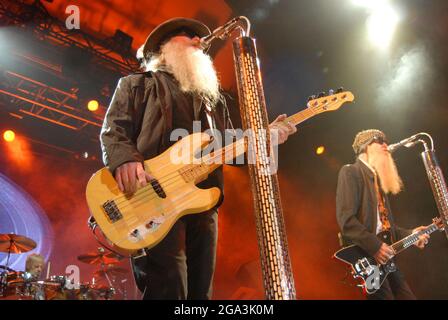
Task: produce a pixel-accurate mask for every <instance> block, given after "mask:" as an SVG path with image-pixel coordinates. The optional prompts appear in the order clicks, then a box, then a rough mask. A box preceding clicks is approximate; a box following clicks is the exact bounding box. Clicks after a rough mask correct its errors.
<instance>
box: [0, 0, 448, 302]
mask: <svg viewBox="0 0 448 320" xmlns="http://www.w3.org/2000/svg"><path fill="white" fill-rule="evenodd" d="M32 2H33V1H24V4H23V7H22V9H23V8H30V7H28V6H27V5H28V4H30V3H32ZM10 3H12V1H6V0H0V4H1V7H0V9H2V8H3V9H4V11H1V10H0V13H3V14H2V15H0V21H1V27H0V50H2V53H1V56H0V68H1V69H0V71H1V76H2V78H1V79H0V84H1V87H0V89H1V90H2V91H1V92H0V130H1V132H2V133H3V131H4V130H7V129H11V130H14V131H15V133H16V140H15V141H14V142H11V143H7V142H5V141H3V140H2V141H1V143H0V148H1V150H0V152H1V156H0V173H1V174H2V175H4V176H6V177H8V178H9V179H10V180H11V181H13V182H14V183H15V184H16V185H18V186H20V187H21V188H22V189H23V190H24V192H27V193H29V195H30V196H31V197H32V198H34V200H35V201H36V203H37V204H38V205H39V206H40V207H41V208H42V210H43V212H44V214H45V215H46V216H47V217H48V219H49V221H50V224H51V227H52V230H53V237H52V238H51V239H47V241H50V242H51V243H50V244H49V246H50V247H52V250H51V254H50V257H49V259H50V261H51V268H52V272H51V273H52V274H59V275H63V274H64V273H65V270H66V267H67V266H68V265H78V266H79V267H80V270H81V280H82V281H85V282H87V281H90V280H91V277H92V273H93V271H94V270H95V269H96V267H95V266H89V265H87V264H83V263H81V262H79V261H77V256H78V255H80V254H83V253H86V252H90V251H95V250H96V248H97V247H98V246H99V245H98V244H97V243H96V242H95V240H94V238H93V236H92V235H91V233H90V231H89V229H88V228H87V218H88V216H89V213H88V209H87V206H86V203H85V194H84V192H85V186H86V183H87V181H88V179H89V177H90V176H91V174H92V173H93V172H95V171H96V170H98V169H100V168H101V167H102V163H101V161H100V157H101V155H100V152H99V142H98V141H97V135H98V133H99V127H96V126H90V127H89V126H86V127H83V128H82V129H80V130H71V129H69V128H67V127H64V126H61V125H57V124H56V123H54V122H50V121H44V120H43V119H42V118H39V117H36V116H34V117H33V116H30V115H29V114H27V113H24V112H22V111H20V110H24V109H25V108H26V106H25V104H26V101H18V100H20V99H18V98H17V97H15V96H11V95H8V94H6V93H4V92H12V90H18V88H19V86H18V85H17V83H14V85H13V84H12V82H11V79H10V78H11V73H10V72H13V73H16V74H20V75H23V76H25V77H27V78H30V79H33V80H35V81H39V82H41V83H43V84H45V85H48V86H50V87H52V88H57V89H60V90H64V91H67V92H74V94H75V95H76V96H77V97H76V99H73V100H72V101H71V104H73V107H76V108H78V109H79V110H81V109H82V111H80V114H82V115H83V116H85V118H89V117H90V118H89V119H94V120H95V121H98V122H101V119H102V117H103V115H104V110H105V109H104V108H105V107H107V103H108V101H109V100H110V94H111V92H113V89H114V87H115V85H116V82H117V80H118V78H119V77H120V76H121V74H123V72H119V71H116V70H115V71H111V70H110V68H102V67H101V66H100V65H99V64H98V63H96V64H94V63H93V62H92V61H93V60H92V59H90V58H86V55H85V54H83V53H82V52H80V51H79V50H75V49H73V48H72V47H69V46H67V45H66V44H61V43H56V42H50V41H47V40H46V38H43V39H42V40H40V39H39V36H38V34H37V32H33V31H32V30H34V29H33V28H35V25H34V23H36V21H41V20H39V19H42V17H41V15H33V14H30V12H33V11H29V10H28V11H27V12H28V16H27V17H28V18H27V19H28V20H26V21H25V22H24V23H22V24H19V25H15V24H13V23H11V19H10V17H9V18H8V17H7V15H5V12H7V10H5V8H6V9H9V8H11V7H9V6H10ZM390 3H391V4H392V5H393V6H394V8H396V10H397V11H398V12H400V15H401V18H400V20H399V22H398V24H397V28H396V31H395V33H394V35H393V38H392V41H391V44H390V46H389V47H388V48H387V49H381V48H380V49H378V48H375V47H373V46H371V45H370V44H369V43H368V41H367V40H366V25H365V23H366V19H367V18H368V15H369V12H368V10H367V9H365V8H364V7H362V6H359V5H358V6H356V5H355V4H353V3H352V1H349V0H337V1H336V0H333V1H332V0H313V1H311V0H308V1H306V0H302V1H293V0H283V1H282V0H258V1H236V0H235V1H234V0H229V1H220V0H213V1H188V2H187V1H150V0H144V1H123V0H113V1H96V0H95V1H86V0H82V1H53V2H51V3H50V2H42V4H43V6H44V7H45V9H46V10H47V13H48V14H49V15H51V16H53V17H56V18H57V19H58V20H59V21H64V20H65V19H66V17H67V16H68V14H66V13H65V10H66V7H67V6H68V5H71V4H73V5H77V6H79V8H80V17H81V31H82V32H85V33H87V34H90V35H93V36H95V37H96V38H98V39H108V38H109V39H110V38H111V37H112V36H113V35H114V32H115V29H117V28H119V29H120V30H122V31H123V32H125V33H126V34H128V35H130V36H131V37H132V38H133V40H132V45H131V47H130V52H131V53H135V50H136V49H137V48H138V47H139V46H140V44H141V43H142V42H143V41H144V39H145V37H146V35H147V34H148V33H149V32H150V31H151V30H152V29H153V28H154V27H155V26H156V25H157V24H159V23H160V22H162V21H164V20H166V19H168V18H171V17H176V16H186V17H193V18H197V19H199V20H203V21H204V22H206V23H207V24H208V25H209V26H210V27H211V28H215V27H218V26H220V25H222V24H223V23H225V22H226V21H227V20H229V19H230V18H231V17H233V16H238V15H246V16H247V17H249V19H250V20H251V22H252V35H253V37H255V38H256V39H257V45H258V51H259V58H260V61H261V70H262V75H263V81H264V87H265V95H266V98H267V104H268V111H269V114H270V118H271V119H272V120H273V119H274V118H275V117H276V116H277V115H278V114H280V113H287V114H293V113H295V112H297V111H299V110H301V109H303V108H305V107H306V100H307V97H308V96H310V95H312V94H317V93H319V92H321V91H327V90H328V89H330V88H338V87H341V86H342V87H344V88H345V89H346V90H350V91H352V92H353V93H354V94H355V97H356V100H355V103H354V104H346V105H344V106H342V107H341V108H340V109H339V110H338V111H335V112H331V113H325V114H322V115H319V116H316V117H315V118H313V119H311V120H309V121H307V122H305V123H303V124H302V125H300V126H299V130H298V133H297V134H296V135H295V136H293V137H291V138H290V139H289V140H288V142H287V143H286V144H284V145H282V146H281V147H280V152H279V159H280V160H279V180H280V187H281V192H282V194H281V195H282V202H283V207H284V214H285V222H286V228H287V235H288V242H289V251H290V255H291V260H292V266H293V271H294V278H295V284H296V289H297V293H298V298H299V299H362V295H361V294H360V292H359V290H358V289H357V288H354V287H351V286H348V285H347V284H344V283H343V278H344V277H345V273H346V269H345V267H344V266H342V265H340V264H338V263H337V262H336V261H334V260H333V259H332V258H331V257H332V254H333V253H334V252H335V251H336V250H337V249H338V248H339V245H338V240H337V232H338V226H337V224H336V219H335V188H336V182H337V174H338V170H339V168H340V167H341V166H342V165H343V164H345V163H349V162H352V161H354V155H353V152H352V149H351V144H352V142H353V137H354V135H355V134H356V133H357V132H358V131H360V130H362V129H368V128H378V129H381V130H383V131H385V132H386V133H387V135H388V138H389V140H390V141H393V142H395V141H398V140H401V139H403V138H405V137H408V136H410V135H412V134H414V133H417V132H422V131H423V132H428V133H429V134H431V135H432V137H433V138H434V141H435V147H436V152H437V156H438V158H439V162H440V165H441V168H442V170H444V171H445V173H446V172H447V170H448V152H447V147H448V141H447V140H445V139H446V130H445V127H446V124H447V121H448V117H447V107H448V106H447V104H446V102H445V101H446V90H445V88H446V87H447V84H448V81H447V76H446V75H447V74H448V73H447V71H448V58H447V57H448V47H447V43H448V42H447V37H448V4H447V3H446V1H436V0H433V1H419V0H410V1H390ZM16 9H17V10H20V9H21V8H20V7H19V8H18V7H14V10H16ZM34 9H35V10H37V8H34ZM11 10H12V9H11ZM36 12H37V11H36ZM39 12H40V11H39ZM22 18H23V16H22ZM384 19H386V17H385V16H384ZM214 46H215V48H214V49H213V50H212V54H213V55H214V56H215V58H216V59H215V61H216V65H217V70H218V72H219V73H220V77H221V79H222V82H223V87H224V88H226V89H227V90H229V91H230V92H234V90H235V83H234V74H233V63H232V53H231V44H230V41H227V42H226V43H225V44H223V43H216V44H214ZM128 49H129V48H128ZM104 70H107V71H104ZM8 72H9V73H8ZM19 89H20V88H19ZM73 90H74V91H73ZM14 92H16V93H17V94H18V95H19V94H21V92H20V91H14ZM22 93H23V92H22ZM41 93H42V92H41ZM91 97H96V98H97V99H98V100H99V101H100V105H101V107H100V109H99V110H98V111H96V113H94V114H89V111H87V110H86V109H85V101H86V100H88V99H90V98H91ZM34 98H35V99H36V100H37V101H42V100H39V98H41V97H39V96H35V97H34ZM28 107H29V105H28ZM28 110H31V109H28ZM31 111H33V112H34V111H35V109H34V110H31ZM50 116H51V115H48V116H47V117H50ZM59 120H60V119H59ZM61 121H62V120H61ZM321 145H322V146H325V153H324V154H323V155H320V156H318V155H316V153H315V150H316V148H317V147H318V146H321ZM421 151H422V150H421V148H420V147H419V146H418V147H415V148H413V149H406V150H400V151H397V152H396V157H395V158H396V161H397V165H398V169H399V172H400V174H401V176H402V178H403V181H404V185H405V189H404V192H402V193H401V194H399V195H398V196H396V197H393V198H392V199H391V200H392V201H391V202H392V208H393V211H394V214H395V216H396V220H397V221H398V224H399V225H401V226H403V227H408V228H413V227H416V226H419V225H427V224H429V223H431V219H432V218H433V217H435V216H437V214H438V213H437V208H436V205H435V202H434V199H433V196H432V193H431V190H430V186H429V183H428V180H427V177H426V173H425V170H424V166H423V163H422V161H421V159H420V155H419V154H420V152H421ZM85 152H87V154H85ZM225 176H226V178H225V179H226V182H225V197H226V200H225V202H224V205H223V206H222V208H221V210H220V213H219V244H218V259H217V267H216V274H215V282H214V286H215V288H214V298H215V299H263V297H264V295H263V288H262V280H261V271H260V263H259V253H258V247H257V241H256V232H255V222H254V216H253V212H252V199H251V194H250V188H249V179H248V174H247V171H246V169H245V168H228V167H226V168H225ZM0 188H2V186H0ZM0 192H1V191H0ZM0 208H2V211H1V212H0V215H2V216H0V223H1V221H2V219H4V218H5V217H6V216H8V217H9V212H8V208H5V207H1V206H0ZM4 226H5V225H4ZM4 226H3V227H4ZM32 227H35V228H37V227H38V226H31V228H32ZM0 232H1V233H6V232H13V230H4V229H3V228H2V225H0ZM447 253H448V241H447V239H446V237H445V234H444V233H436V234H433V236H432V237H431V241H430V244H429V245H428V246H427V248H426V249H425V250H423V251H420V250H418V249H417V248H411V249H409V250H407V251H406V252H404V253H402V254H401V255H400V256H399V257H398V263H399V266H400V268H401V269H402V271H403V272H404V273H405V275H406V276H407V279H408V282H409V283H410V285H411V287H412V288H413V289H414V291H415V293H416V295H417V296H418V297H419V298H421V299H447V298H448V289H447V288H448V274H447V273H446V270H447V269H448V255H447ZM3 257H4V255H2V256H0V261H1V262H0V263H4V261H3V260H1V259H2V258H3ZM120 265H121V266H122V267H124V268H129V266H128V262H127V261H122V262H121V263H120ZM121 280H125V282H123V283H122V286H123V288H126V290H127V298H132V299H134V298H138V293H137V291H136V290H135V289H134V286H133V283H132V281H133V280H132V277H131V274H130V273H129V274H128V276H127V277H123V278H117V279H116V281H117V283H118V282H120V283H121Z"/></svg>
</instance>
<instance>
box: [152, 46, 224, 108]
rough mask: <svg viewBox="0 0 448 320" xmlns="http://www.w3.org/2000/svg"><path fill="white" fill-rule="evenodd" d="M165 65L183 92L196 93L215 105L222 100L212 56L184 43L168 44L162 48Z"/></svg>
mask: <svg viewBox="0 0 448 320" xmlns="http://www.w3.org/2000/svg"><path fill="white" fill-rule="evenodd" d="M161 53H162V56H161V58H162V59H163V60H164V64H165V66H166V68H167V71H169V72H171V73H172V74H173V75H174V77H175V78H176V80H177V81H179V84H180V89H181V91H183V92H191V93H196V94H198V95H199V96H201V97H202V98H204V99H205V100H206V101H207V102H210V103H212V105H215V104H216V103H217V102H218V101H219V100H220V98H221V94H220V92H219V80H218V77H217V74H216V70H215V68H214V66H213V62H212V59H211V58H210V56H208V55H207V54H205V53H204V52H202V50H200V49H197V48H194V47H191V46H186V45H184V44H182V43H173V42H167V43H166V44H165V45H163V46H162V48H161Z"/></svg>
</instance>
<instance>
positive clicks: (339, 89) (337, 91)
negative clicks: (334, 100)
mask: <svg viewBox="0 0 448 320" xmlns="http://www.w3.org/2000/svg"><path fill="white" fill-rule="evenodd" d="M342 91H344V88H343V87H339V88H338V90H336V93H341V92H342Z"/></svg>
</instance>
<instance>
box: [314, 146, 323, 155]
mask: <svg viewBox="0 0 448 320" xmlns="http://www.w3.org/2000/svg"><path fill="white" fill-rule="evenodd" d="M324 152H325V147H324V146H320V147H317V149H316V154H317V155H318V156H320V155H322V154H323V153H324Z"/></svg>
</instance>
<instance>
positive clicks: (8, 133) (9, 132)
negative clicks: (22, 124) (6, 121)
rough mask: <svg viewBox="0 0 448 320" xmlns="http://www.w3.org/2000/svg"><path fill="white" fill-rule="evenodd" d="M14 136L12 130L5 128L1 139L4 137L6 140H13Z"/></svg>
mask: <svg viewBox="0 0 448 320" xmlns="http://www.w3.org/2000/svg"><path fill="white" fill-rule="evenodd" d="M15 138H16V134H15V133H14V131H12V130H6V131H5V132H3V139H5V141H6V142H13V141H14V139H15Z"/></svg>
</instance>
